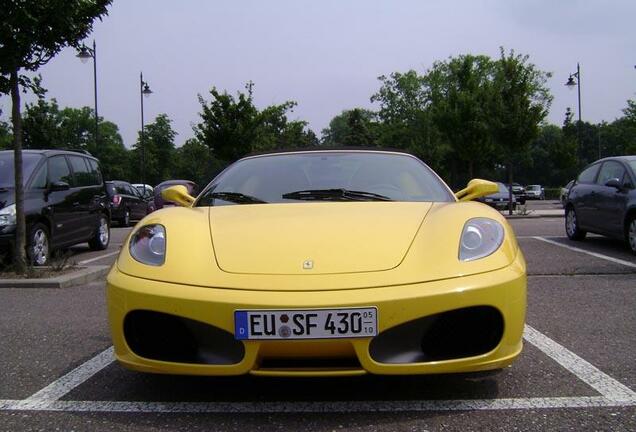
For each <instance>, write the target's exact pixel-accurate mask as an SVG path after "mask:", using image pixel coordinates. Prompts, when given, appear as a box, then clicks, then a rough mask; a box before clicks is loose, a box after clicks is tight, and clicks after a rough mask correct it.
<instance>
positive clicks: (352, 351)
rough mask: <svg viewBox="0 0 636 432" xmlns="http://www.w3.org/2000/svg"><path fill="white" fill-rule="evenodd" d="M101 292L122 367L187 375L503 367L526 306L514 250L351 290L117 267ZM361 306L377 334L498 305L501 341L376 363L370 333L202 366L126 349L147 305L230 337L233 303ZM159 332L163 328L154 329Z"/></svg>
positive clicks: (262, 345) (521, 266)
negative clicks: (499, 263) (170, 277)
mask: <svg viewBox="0 0 636 432" xmlns="http://www.w3.org/2000/svg"><path fill="white" fill-rule="evenodd" d="M107 296H108V314H109V320H110V327H111V333H112V338H113V344H114V347H115V355H116V358H117V359H118V360H119V362H121V363H122V364H123V365H124V366H126V367H128V368H130V369H134V370H138V371H143V372H154V373H170V374H193V375H239V374H246V373H251V374H255V375H273V376H294V375H300V376H323V375H325V376H339V375H359V374H364V373H374V374H430V373H449V372H471V371H481V370H489V369H496V368H501V367H504V366H507V365H509V364H510V363H512V362H513V360H514V359H515V358H516V357H517V356H518V355H519V353H520V352H521V348H522V335H523V326H524V322H525V312H526V271H525V261H524V258H523V255H522V254H521V252H519V253H518V254H517V257H516V259H515V261H514V262H513V263H512V264H511V265H509V266H508V267H506V268H503V269H500V270H496V271H493V272H488V273H484V274H478V275H472V276H466V277H461V278H453V279H446V280H438V281H433V282H427V283H420V284H411V285H402V286H390V287H382V288H369V289H357V290H343V291H321V292H316V291H312V292H280V291H250V290H244V289H236V290H232V289H216V288H206V287H196V286H186V285H178V284H172V283H165V282H158V281H152V280H148V279H141V278H137V277H132V276H129V275H126V274H124V273H121V272H120V271H119V270H118V269H117V266H116V265H115V266H113V268H112V269H111V271H110V274H109V275H108V291H107ZM364 306H375V307H377V309H378V332H379V335H378V336H376V338H378V337H380V336H382V335H383V334H386V332H387V331H388V330H391V329H396V328H398V326H400V325H407V323H414V322H418V321H417V320H421V319H422V318H423V317H429V316H432V315H435V314H440V313H444V312H447V311H454V310H458V309H462V308H471V307H482V306H487V307H490V309H492V308H494V309H496V310H497V311H498V312H499V313H500V315H501V318H502V322H503V326H502V332H501V335H500V339H498V343H497V344H496V346H495V347H494V348H493V349H490V350H489V351H488V352H485V353H483V354H480V355H475V356H470V357H463V358H453V359H449V360H439V361H421V362H412V363H382V362H379V361H376V360H375V359H374V357H373V356H372V354H371V349H370V348H371V342H372V339H375V338H355V339H338V340H333V339H329V340H283V341H258V340H251V341H242V342H240V343H241V344H243V346H242V347H241V357H240V358H239V359H237V361H236V362H234V363H233V364H202V363H193V362H180V361H162V360H157V359H150V358H146V357H142V356H140V355H139V354H138V353H135V352H134V351H133V350H132V349H131V347H130V345H129V343H128V342H129V341H128V340H127V339H126V331H125V324H124V323H125V321H126V317H127V315H129V314H130V313H131V312H133V311H153V312H159V313H161V314H167V315H166V316H175V317H181V318H184V319H187V320H188V321H189V320H192V321H196V322H198V323H203V324H204V325H208V326H214V328H216V329H217V330H221V332H222V333H224V334H226V335H230V334H232V333H233V331H234V311H235V310H236V309H309V308H329V307H364ZM153 312H151V313H153ZM215 331H216V330H215ZM157 332H159V333H161V332H160V331H159V330H157ZM158 337H159V338H161V337H162V336H161V335H159V336H158ZM234 343H239V342H234ZM221 349H223V348H221ZM336 358H339V359H343V360H346V361H344V362H341V363H338V362H335V364H336V365H335V366H334V365H332V364H330V363H329V361H327V362H323V363H315V364H312V363H311V362H307V361H306V360H308V359H322V360H333V359H336ZM295 359H298V360H299V361H298V364H297V365H294V364H293V360H295ZM290 360H291V362H290ZM332 363H333V362H332ZM321 364H322V366H321ZM341 364H342V365H344V364H346V365H347V366H341ZM270 365H271V366H270Z"/></svg>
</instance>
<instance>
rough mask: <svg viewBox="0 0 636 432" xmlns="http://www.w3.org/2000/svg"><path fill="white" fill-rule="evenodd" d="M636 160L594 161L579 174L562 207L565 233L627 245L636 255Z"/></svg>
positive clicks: (576, 236)
mask: <svg viewBox="0 0 636 432" xmlns="http://www.w3.org/2000/svg"><path fill="white" fill-rule="evenodd" d="M635 173H636V156H620V157H611V158H605V159H601V160H598V161H596V162H594V163H592V164H590V165H588V166H587V167H586V168H585V169H584V170H583V171H582V172H581V174H579V176H578V178H577V179H576V181H575V182H574V185H573V186H572V187H571V189H570V192H569V194H568V197H567V201H566V205H565V232H566V233H567V235H568V237H569V238H570V239H572V240H583V239H584V238H585V235H586V233H587V232H593V233H596V234H601V235H604V236H607V237H613V238H617V239H621V240H625V241H627V243H628V244H629V247H630V249H631V250H632V252H633V253H635V254H636V188H635V185H636V174H635Z"/></svg>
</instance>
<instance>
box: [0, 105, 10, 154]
mask: <svg viewBox="0 0 636 432" xmlns="http://www.w3.org/2000/svg"><path fill="white" fill-rule="evenodd" d="M1 115H2V110H1V109H0V116H1ZM11 141H13V136H12V135H11V127H10V126H9V124H8V123H7V122H5V121H3V120H0V150H5V149H10V148H11Z"/></svg>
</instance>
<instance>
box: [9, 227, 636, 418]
mask: <svg viewBox="0 0 636 432" xmlns="http://www.w3.org/2000/svg"><path fill="white" fill-rule="evenodd" d="M510 223H511V224H512V226H513V227H514V229H515V232H516V233H517V236H518V241H519V243H520V245H521V248H522V249H523V251H524V254H525V256H526V260H527V262H528V315H527V327H526V333H525V346H524V351H523V354H522V356H521V357H520V359H519V360H518V361H517V362H516V363H515V364H513V365H512V366H511V367H509V368H506V369H505V370H502V371H499V372H496V373H485V374H479V375H475V374H470V375H469V374H457V375H438V376H416V377H379V376H370V375H369V376H362V377H352V378H338V379H324V378H323V379H298V378H295V379H275V378H262V377H261V378H259V377H252V376H244V377H225V378H200V377H197V378H194V377H179V376H162V375H146V374H140V373H135V372H130V371H127V370H125V369H123V368H121V367H120V366H119V365H118V364H116V363H114V362H113V360H112V352H111V350H110V346H111V345H110V339H109V333H108V327H107V320H106V307H105V296H104V288H105V287H104V282H103V281H97V282H94V283H91V284H88V285H85V286H78V287H74V288H66V289H57V290H54V289H28V290H24V289H23V290H19V289H0V365H1V366H0V430H7V431H9V430H10V431H16V430H74V431H83V430H87V431H88V430H90V431H92V430H118V431H127V430H130V431H138V430H148V431H155V430H193V431H196V430H267V431H271V430H298V429H303V430H320V431H322V430H325V431H327V430H328V431H331V430H382V431H411V430H428V431H438V430H462V431H463V430H506V431H507V430H521V431H525V430H528V431H535V430H575V431H580V430H608V431H610V430H611V431H623V430H624V431H634V430H636V391H635V390H636V312H635V311H636V295H635V294H636V259H635V257H634V256H633V255H631V254H630V253H629V252H628V250H627V248H626V246H625V245H623V244H622V243H620V242H617V241H613V240H608V239H605V238H602V237H597V236H590V237H589V238H588V239H587V240H586V241H585V242H571V241H569V240H568V239H567V238H565V237H564V232H563V226H562V225H563V218H534V219H514V220H511V221H510ZM127 232H128V230H127V229H123V228H122V229H120V228H115V229H113V237H112V245H111V248H110V249H109V250H108V251H102V252H101V253H97V254H93V253H87V252H86V251H83V250H80V249H78V248H76V249H74V251H75V253H76V254H77V255H76V256H77V260H79V261H86V260H93V261H90V262H91V263H93V262H94V263H97V264H105V263H112V262H113V261H114V259H115V255H114V253H116V251H117V249H118V247H119V246H118V245H120V244H121V242H122V241H123V239H124V238H125V236H126V234H127ZM108 254H110V255H108Z"/></svg>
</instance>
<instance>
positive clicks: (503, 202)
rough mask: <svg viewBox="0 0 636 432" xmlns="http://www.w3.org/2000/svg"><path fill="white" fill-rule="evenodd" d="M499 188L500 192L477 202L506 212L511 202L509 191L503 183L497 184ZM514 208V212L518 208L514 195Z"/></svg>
mask: <svg viewBox="0 0 636 432" xmlns="http://www.w3.org/2000/svg"><path fill="white" fill-rule="evenodd" d="M497 186H498V187H499V192H497V193H494V194H491V195H486V196H485V197H482V198H478V199H477V201H480V202H483V203H485V204H488V205H489V206H490V207H492V208H495V209H497V210H506V209H507V208H508V203H509V202H510V192H509V189H508V187H507V186H506V185H505V184H503V183H501V182H497ZM512 208H513V210H514V209H516V208H517V198H516V197H515V195H514V194H513V195H512Z"/></svg>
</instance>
